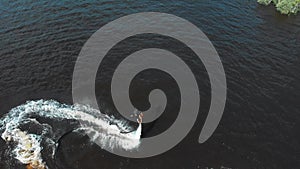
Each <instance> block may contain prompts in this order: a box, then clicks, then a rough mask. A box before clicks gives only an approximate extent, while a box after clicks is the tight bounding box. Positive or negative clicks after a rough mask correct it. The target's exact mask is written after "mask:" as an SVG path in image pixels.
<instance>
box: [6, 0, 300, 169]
mask: <svg viewBox="0 0 300 169" xmlns="http://www.w3.org/2000/svg"><path fill="white" fill-rule="evenodd" d="M147 11H157V12H165V13H171V14H174V15H177V16H179V17H182V18H185V19H187V20H189V21H190V22H192V23H193V24H195V25H196V26H198V27H199V28H201V29H202V31H203V32H204V33H205V34H207V36H208V37H209V39H210V40H211V41H212V43H213V44H214V46H215V48H216V50H217V51H218V53H219V55H220V57H221V60H222V62H223V65H224V69H225V72H226V75H227V83H228V98H227V103H226V108H225V112H224V115H223V118H222V120H221V123H220V125H219V127H218V128H217V130H216V131H215V133H214V134H213V136H212V137H211V138H210V139H209V140H208V141H207V142H205V143H204V144H198V142H197V139H198V136H199V133H200V131H201V127H202V125H203V123H204V120H205V118H206V115H207V112H208V108H209V103H210V84H209V80H208V76H207V73H206V71H205V68H204V66H203V65H202V63H201V61H200V60H198V59H196V56H194V54H193V52H191V51H190V50H189V49H188V48H187V47H186V46H184V45H183V44H181V43H180V42H178V41H176V40H174V39H171V38H168V37H162V36H159V35H152V34H146V35H138V36H134V37H131V38H128V39H126V40H124V41H122V42H121V43H119V44H117V45H116V46H115V47H114V48H113V49H112V50H111V51H110V52H109V53H108V55H107V57H106V58H105V60H104V62H103V63H102V64H101V68H100V69H101V70H100V69H99V73H98V75H99V76H98V77H97V80H96V86H97V88H96V93H97V97H98V101H99V105H100V107H101V110H102V111H103V112H106V113H111V112H116V111H115V108H114V105H113V102H112V99H111V96H110V82H111V77H112V73H113V71H114V69H115V68H116V66H117V65H118V63H120V62H121V61H122V59H124V58H125V57H126V56H128V55H129V54H131V53H132V52H134V51H137V50H140V49H143V48H149V47H159V48H164V49H167V50H170V51H173V52H174V53H176V54H177V55H178V56H180V57H181V58H182V59H183V60H184V61H185V62H186V63H187V64H188V65H189V66H190V67H191V69H192V71H193V72H194V74H195V75H196V79H197V81H198V84H199V89H200V93H201V108H200V116H199V118H198V119H197V124H195V126H194V128H193V129H192V131H191V132H190V133H189V135H188V136H187V137H186V138H185V139H184V140H183V141H182V142H181V143H180V144H179V145H177V146H176V147H175V148H173V149H172V150H170V151H168V152H166V153H164V154H162V155H159V156H156V157H151V158H147V159H127V158H123V157H118V156H115V155H113V154H110V153H108V152H106V151H104V150H101V148H99V147H98V146H97V145H93V144H91V143H89V140H88V137H82V136H78V135H76V134H74V133H70V134H68V135H66V136H65V137H64V139H62V140H61V144H60V146H59V147H58V150H57V155H56V160H55V162H54V163H55V164H54V165H56V167H57V168H65V169H70V168H74V169H75V168H78V169H79V168H80V169H83V168H88V169H96V168H97V169H98V168H101V169H102V168H103V169H104V168H107V169H114V168H122V169H123V168H125V169H129V168H130V169H166V168H172V169H177V168H178V169H196V168H206V167H209V168H221V167H222V166H223V167H228V168H240V169H253V168H259V169H260V168H261V169H269V168H279V169H282V168H286V169H297V168H300V135H299V133H300V114H299V113H300V104H299V100H300V61H299V56H300V15H298V16H283V15H280V14H279V13H277V12H275V9H274V7H271V6H270V7H265V6H260V5H258V4H257V3H256V1H255V0H213V1H211V0H199V1H144V0H141V1H123V0H122V1H121V0H118V1H97V0H94V1H92V0H91V1H78V2H77V1H44V0H41V1H33V0H24V1H12V0H10V1H9V0H2V1H1V2H0V39H1V40H0V46H1V50H0V114H1V115H4V114H5V113H7V112H8V111H9V110H10V109H11V108H13V107H15V106H18V105H19V104H21V103H24V102H25V101H26V100H31V99H41V98H43V99H55V100H58V101H61V102H64V103H68V104H72V93H71V87H72V86H71V83H72V73H73V67H74V64H75V62H76V58H77V56H78V54H79V52H80V50H81V47H82V46H83V44H84V43H85V42H86V41H87V39H88V38H89V37H90V36H91V35H92V34H93V33H94V32H95V31H96V30H98V29H99V28H100V27H101V26H103V25H105V24H106V23H108V22H109V21H112V20H114V19H117V18H119V17H121V16H125V15H127V14H132V13H136V12H147ZM100 74H101V75H100ZM153 88H161V89H163V90H164V91H165V92H166V94H167V97H168V106H167V108H166V110H165V112H164V114H163V115H162V116H161V117H160V118H159V119H158V120H156V121H155V122H153V123H151V124H146V125H145V130H144V133H143V137H149V136H153V135H156V134H158V133H161V132H162V131H164V130H166V129H167V128H168V127H169V126H170V125H171V124H172V122H173V121H174V120H175V118H176V114H177V113H176V112H178V110H179V106H178V105H179V103H180V100H178V97H177V96H179V90H178V87H177V86H176V83H175V82H174V80H173V79H172V78H171V77H170V76H168V75H167V74H165V73H162V72H160V71H157V70H149V71H144V72H142V73H140V74H139V75H138V76H137V77H136V78H135V79H134V80H133V81H132V86H131V90H130V93H131V99H132V101H133V103H134V105H136V106H137V107H138V108H140V109H146V108H147V107H148V106H149V105H148V103H147V96H148V93H149V91H150V90H151V89H153ZM0 146H1V147H0V152H1V156H0V159H1V160H0V168H1V169H2V168H4V169H6V168H19V167H20V165H19V164H18V162H17V160H15V161H6V159H7V158H6V156H7V152H6V150H5V149H6V148H7V146H6V145H5V143H4V141H2V140H1V141H0ZM46 161H47V160H46Z"/></svg>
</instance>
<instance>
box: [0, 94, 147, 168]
mask: <svg viewBox="0 0 300 169" xmlns="http://www.w3.org/2000/svg"><path fill="white" fill-rule="evenodd" d="M65 120H67V121H69V123H68V124H70V126H69V127H70V128H71V131H74V132H84V133H87V134H89V135H92V136H93V137H92V138H91V139H92V141H95V140H97V142H98V143H101V145H100V146H101V147H102V148H105V149H111V150H113V149H123V150H126V151H134V150H137V148H138V147H139V144H140V136H141V130H142V129H141V123H140V124H139V126H138V128H137V129H136V130H134V129H133V128H132V127H131V126H130V125H129V124H128V123H127V122H126V121H123V120H117V119H115V118H114V117H113V116H108V115H105V114H102V113H100V112H99V110H96V109H93V108H91V107H89V106H85V105H78V104H76V105H66V104H61V103H59V102H57V101H54V100H38V101H28V102H26V103H25V104H23V105H20V106H18V107H15V108H13V109H12V110H10V112H9V113H8V114H7V115H6V116H4V117H3V118H2V119H1V121H0V132H1V133H2V135H1V137H2V139H3V140H5V141H6V142H7V143H8V145H9V147H10V148H11V150H12V151H11V154H12V155H13V157H14V158H16V159H17V160H18V161H20V162H21V163H23V164H26V165H27V168H34V169H45V168H48V166H47V164H46V162H44V160H43V158H42V153H41V152H42V151H43V146H42V144H41V143H42V142H43V141H45V142H46V143H47V146H49V147H51V149H52V150H51V151H52V155H51V157H52V158H54V156H55V150H56V147H57V145H58V140H59V139H60V137H61V136H62V135H63V134H65V133H63V132H66V131H63V130H60V129H58V131H54V128H53V127H54V125H53V124H52V123H53V122H52V123H51V122H50V121H55V123H60V122H62V121H65ZM74 121H75V122H80V123H74Z"/></svg>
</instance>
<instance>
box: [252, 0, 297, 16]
mask: <svg viewBox="0 0 300 169" xmlns="http://www.w3.org/2000/svg"><path fill="white" fill-rule="evenodd" d="M257 2H258V3H260V4H263V5H269V4H270V3H273V4H274V5H275V6H276V9H277V10H278V11H279V12H280V13H282V14H296V13H297V12H300V0H257Z"/></svg>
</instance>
